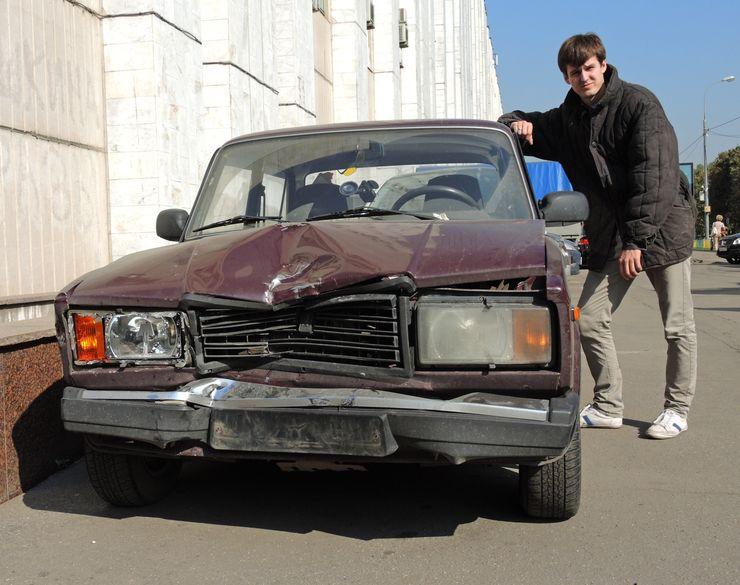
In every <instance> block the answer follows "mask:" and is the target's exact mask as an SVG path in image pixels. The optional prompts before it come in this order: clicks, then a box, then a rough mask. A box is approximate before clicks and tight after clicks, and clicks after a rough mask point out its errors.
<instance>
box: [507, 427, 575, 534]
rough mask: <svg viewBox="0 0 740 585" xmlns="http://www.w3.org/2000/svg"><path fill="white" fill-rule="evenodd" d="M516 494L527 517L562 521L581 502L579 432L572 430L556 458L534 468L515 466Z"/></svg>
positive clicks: (573, 512) (570, 515) (570, 514)
mask: <svg viewBox="0 0 740 585" xmlns="http://www.w3.org/2000/svg"><path fill="white" fill-rule="evenodd" d="M519 495H520V498H521V504H522V507H523V508H524V511H525V512H526V513H527V515H529V516H532V517H535V518H550V519H555V520H565V519H567V518H570V517H572V516H574V515H575V513H576V512H578V506H579V505H580V502H581V431H580V428H579V425H578V424H576V426H575V427H574V428H573V435H572V436H571V439H570V443H569V444H568V448H567V449H566V450H565V453H564V454H563V456H562V457H560V458H559V459H557V460H555V461H553V462H551V463H546V464H545V465H540V466H538V467H534V466H528V465H520V466H519Z"/></svg>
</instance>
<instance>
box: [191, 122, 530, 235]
mask: <svg viewBox="0 0 740 585" xmlns="http://www.w3.org/2000/svg"><path fill="white" fill-rule="evenodd" d="M378 210H386V211H388V213H384V212H379V211H378ZM533 217H535V213H534V209H533V207H532V202H531V199H530V196H529V194H528V191H527V188H526V185H525V181H524V177H523V175H522V170H521V169H520V167H519V165H518V164H517V162H516V155H515V154H514V152H513V150H512V146H511V143H510V142H509V139H508V138H507V136H506V135H505V134H504V133H503V132H501V131H499V130H495V129H489V130H486V129H476V128H400V129H392V130H388V129H386V130H361V131H344V132H331V133H318V134H313V135H305V136H291V137H284V138H272V139H264V140H252V141H245V142H242V143H237V144H232V145H230V146H227V147H225V148H224V149H223V150H221V152H220V153H219V155H218V156H217V158H216V159H215V160H214V163H213V165H212V167H211V170H210V171H209V173H208V176H207V177H206V182H205V184H204V188H203V190H202V192H201V194H200V196H199V197H198V199H197V201H196V203H195V207H194V209H193V217H192V219H191V221H190V223H189V225H188V232H187V235H186V237H199V236H202V235H210V234H212V233H218V232H222V231H233V230H243V229H254V227H255V226H261V225H264V224H265V223H270V222H303V221H329V220H331V221H352V220H353V219H352V218H355V219H354V221H367V218H372V219H373V220H377V221H425V220H426V221H429V220H439V221H470V220H481V219H484V220H485V219H501V220H507V219H532V218H533ZM358 218H359V219H358Z"/></svg>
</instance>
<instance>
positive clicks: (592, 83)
mask: <svg viewBox="0 0 740 585" xmlns="http://www.w3.org/2000/svg"><path fill="white" fill-rule="evenodd" d="M604 73H606V60H604V62H603V63H599V59H598V58H597V57H591V58H590V59H589V60H588V61H586V62H585V63H584V64H583V65H581V66H580V67H573V66H572V65H568V66H567V67H566V70H565V82H566V83H567V84H568V85H570V86H571V87H572V88H573V91H574V92H576V94H577V95H578V97H580V98H581V99H582V100H583V101H584V102H590V101H591V100H592V99H593V97H594V96H595V95H596V94H597V93H599V90H600V89H601V88H602V86H603V85H604Z"/></svg>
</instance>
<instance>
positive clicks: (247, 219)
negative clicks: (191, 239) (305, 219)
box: [193, 215, 283, 232]
mask: <svg viewBox="0 0 740 585" xmlns="http://www.w3.org/2000/svg"><path fill="white" fill-rule="evenodd" d="M282 219H283V218H282V217H280V216H279V215H235V216H234V217H230V218H228V219H221V220H219V221H214V222H213V223H207V224H206V225H204V226H201V227H199V228H195V229H194V230H193V231H194V232H202V231H203V230H208V229H211V228H215V227H221V226H222V225H232V224H235V223H243V224H248V223H256V222H258V221H266V220H272V221H280V220H282Z"/></svg>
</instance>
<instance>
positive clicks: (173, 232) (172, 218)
mask: <svg viewBox="0 0 740 585" xmlns="http://www.w3.org/2000/svg"><path fill="white" fill-rule="evenodd" d="M187 222H188V212H187V211H185V210H184V209H165V210H164V211H160V212H159V215H158V216H157V235H158V236H159V237H160V238H162V239H163V240H169V241H170V242H177V241H179V240H180V236H182V232H183V231H184V230H185V224H186V223H187Z"/></svg>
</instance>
